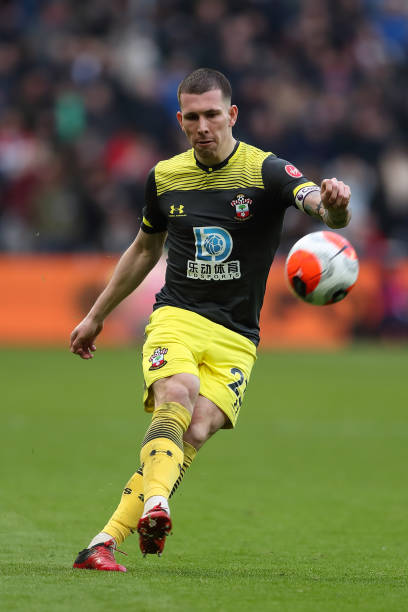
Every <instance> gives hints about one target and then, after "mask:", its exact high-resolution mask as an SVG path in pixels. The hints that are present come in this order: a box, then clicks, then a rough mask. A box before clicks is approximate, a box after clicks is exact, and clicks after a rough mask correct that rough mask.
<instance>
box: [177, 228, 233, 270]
mask: <svg viewBox="0 0 408 612" xmlns="http://www.w3.org/2000/svg"><path fill="white" fill-rule="evenodd" d="M193 231H194V236H195V246H196V252H195V260H194V261H192V260H188V261H187V278H194V279H197V280H232V279H234V278H240V277H241V269H240V262H239V261H228V262H227V261H226V259H228V257H229V256H230V255H231V252H232V246H233V241H232V237H231V234H230V233H229V232H228V231H227V230H226V229H224V228H223V227H194V228H193Z"/></svg>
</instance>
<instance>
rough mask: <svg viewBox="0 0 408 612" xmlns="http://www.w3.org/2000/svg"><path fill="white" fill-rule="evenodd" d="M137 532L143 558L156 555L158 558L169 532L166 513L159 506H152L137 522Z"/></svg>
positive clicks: (168, 519) (168, 520)
mask: <svg viewBox="0 0 408 612" xmlns="http://www.w3.org/2000/svg"><path fill="white" fill-rule="evenodd" d="M137 531H138V534H139V546H140V550H141V551H142V554H143V556H144V557H145V556H146V555H156V554H157V555H158V556H159V557H160V556H161V554H162V552H163V548H164V544H165V542H166V536H168V535H169V533H170V531H171V519H170V516H169V514H168V512H167V511H166V510H165V509H164V508H162V507H161V505H160V504H158V505H157V506H154V508H152V509H151V510H149V511H148V512H147V513H146V514H145V516H142V518H141V519H140V520H139V523H138V525H137Z"/></svg>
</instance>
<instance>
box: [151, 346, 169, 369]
mask: <svg viewBox="0 0 408 612" xmlns="http://www.w3.org/2000/svg"><path fill="white" fill-rule="evenodd" d="M168 350H169V349H167V348H165V347H163V348H162V347H161V346H159V347H157V349H155V350H154V352H153V355H150V357H149V361H150V362H151V364H152V365H151V366H150V368H149V370H159V369H160V368H162V367H163V366H165V365H166V363H167V361H166V360H165V358H164V355H165V354H166V353H167V352H168Z"/></svg>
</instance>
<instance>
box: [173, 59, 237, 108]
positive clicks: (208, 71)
mask: <svg viewBox="0 0 408 612" xmlns="http://www.w3.org/2000/svg"><path fill="white" fill-rule="evenodd" d="M212 89H221V93H222V95H223V97H224V98H225V99H226V100H228V101H229V102H230V103H231V96H232V88H231V83H230V82H229V80H228V79H227V77H226V76H225V75H224V74H222V72H219V71H218V70H213V69H212V68H198V70H194V72H191V73H190V74H188V75H187V76H186V77H185V78H184V79H183V80H182V81H181V83H180V85H179V86H178V89H177V98H178V101H179V104H180V96H181V94H182V93H191V94H203V93H205V92H206V91H211V90H212Z"/></svg>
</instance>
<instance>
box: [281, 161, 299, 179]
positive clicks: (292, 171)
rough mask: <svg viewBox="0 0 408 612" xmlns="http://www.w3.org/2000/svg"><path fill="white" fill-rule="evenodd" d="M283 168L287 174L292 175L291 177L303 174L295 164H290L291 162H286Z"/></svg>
mask: <svg viewBox="0 0 408 612" xmlns="http://www.w3.org/2000/svg"><path fill="white" fill-rule="evenodd" d="M285 170H286V172H287V174H289V176H293V178H300V177H301V176H303V174H302V173H301V171H300V170H298V169H297V168H296V166H292V164H286V166H285Z"/></svg>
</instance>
